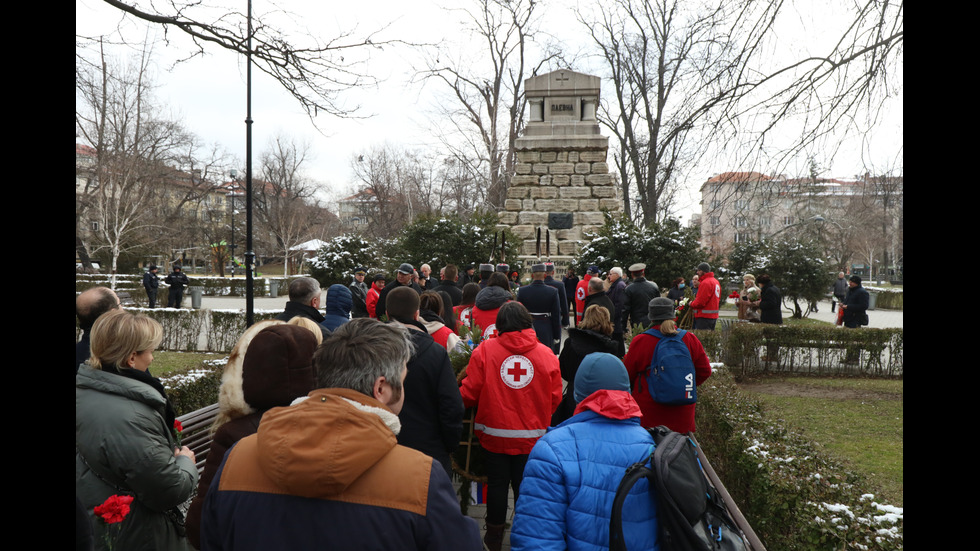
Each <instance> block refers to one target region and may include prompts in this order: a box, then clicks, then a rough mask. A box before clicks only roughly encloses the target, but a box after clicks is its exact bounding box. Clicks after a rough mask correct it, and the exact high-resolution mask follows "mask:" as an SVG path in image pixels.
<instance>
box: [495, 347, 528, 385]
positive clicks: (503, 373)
mask: <svg viewBox="0 0 980 551" xmlns="http://www.w3.org/2000/svg"><path fill="white" fill-rule="evenodd" d="M500 378H501V380H503V381H504V384H505V385H507V386H509V387H510V388H524V387H526V386H527V385H529V384H530V383H531V379H533V378H534V364H532V363H531V360H529V359H527V357H525V356H521V355H520V354H516V355H514V356H510V357H508V358H507V359H506V360H504V362H503V363H502V364H500Z"/></svg>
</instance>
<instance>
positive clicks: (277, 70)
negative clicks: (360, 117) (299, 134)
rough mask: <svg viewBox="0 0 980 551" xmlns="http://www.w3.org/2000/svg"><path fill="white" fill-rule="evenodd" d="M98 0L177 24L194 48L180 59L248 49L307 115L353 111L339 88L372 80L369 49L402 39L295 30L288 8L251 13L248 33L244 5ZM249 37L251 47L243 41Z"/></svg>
mask: <svg viewBox="0 0 980 551" xmlns="http://www.w3.org/2000/svg"><path fill="white" fill-rule="evenodd" d="M103 1H104V2H105V3H106V4H108V5H110V6H112V7H114V8H117V9H118V10H120V11H121V12H122V13H124V14H126V15H127V16H130V17H133V18H136V19H138V20H141V21H144V22H147V23H150V24H153V25H161V26H162V27H163V28H164V30H165V31H168V32H169V30H170V29H176V30H178V31H179V32H180V33H182V34H183V35H185V36H187V37H189V38H190V39H191V41H192V42H193V49H192V50H191V51H189V52H188V54H187V57H186V58H185V59H190V58H193V57H197V56H202V55H205V54H206V53H207V49H208V48H210V47H217V48H222V49H225V50H229V51H232V52H235V53H238V54H241V55H247V54H249V53H251V60H252V63H253V64H254V65H255V66H256V67H257V68H258V69H259V70H260V71H262V72H264V73H266V74H268V75H269V76H271V77H272V78H273V79H275V80H276V81H277V82H278V83H279V84H280V85H282V87H283V88H285V89H286V90H287V91H288V92H289V93H290V95H292V96H293V98H295V99H296V101H297V102H299V104H300V105H301V106H302V107H303V109H304V110H305V111H306V113H307V114H308V115H309V116H310V117H311V119H312V118H313V117H315V116H316V115H318V114H319V113H320V112H324V113H327V114H330V115H333V116H337V117H349V116H353V115H354V114H355V113H356V112H357V110H358V106H356V105H348V104H347V103H346V101H345V99H346V98H344V97H343V92H345V91H347V90H350V89H352V88H359V87H365V86H373V85H374V84H376V79H375V78H374V77H373V76H371V75H370V73H369V72H368V70H367V66H366V61H367V57H368V54H369V53H370V52H371V51H380V50H381V49H383V48H384V47H385V46H387V45H394V44H402V43H403V42H401V41H399V40H394V39H386V38H381V37H380V35H381V34H382V33H383V32H384V30H385V29H383V28H382V29H379V30H377V31H373V32H368V33H366V34H359V31H357V30H356V28H355V29H352V30H347V31H342V32H339V33H338V34H337V35H336V36H330V35H329V34H330V33H323V32H322V29H321V30H318V31H316V32H314V31H306V32H304V33H303V34H301V35H300V36H294V35H292V34H290V33H288V32H287V31H286V30H285V29H287V28H297V27H301V28H302V27H305V25H304V24H303V23H302V21H297V19H298V18H296V17H295V16H294V15H293V14H291V13H289V12H285V11H283V10H280V9H278V8H277V9H274V10H272V11H270V12H267V13H262V14H252V16H251V36H250V35H249V30H250V29H249V22H248V19H249V14H248V13H247V12H244V11H238V10H233V9H229V8H227V7H214V6H213V5H207V4H206V3H202V2H194V1H192V0H187V1H180V0H164V1H163V2H152V1H142V0H103ZM249 6H251V4H249ZM325 34H326V35H327V36H324V35H325ZM250 38H251V43H252V47H251V52H249V47H248V44H249V39H250ZM77 39H82V40H92V39H93V38H91V37H77Z"/></svg>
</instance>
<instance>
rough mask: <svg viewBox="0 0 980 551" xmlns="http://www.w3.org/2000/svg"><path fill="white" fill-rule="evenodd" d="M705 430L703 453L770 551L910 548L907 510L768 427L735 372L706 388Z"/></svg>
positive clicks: (802, 442) (701, 399)
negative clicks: (741, 389) (887, 502)
mask: <svg viewBox="0 0 980 551" xmlns="http://www.w3.org/2000/svg"><path fill="white" fill-rule="evenodd" d="M697 424H698V430H697V438H698V441H699V443H700V444H701V447H702V448H704V450H705V453H706V454H707V456H708V458H709V459H710V461H711V463H712V466H713V467H714V468H715V470H716V471H717V472H718V476H719V477H720V478H721V480H722V481H723V482H724V484H725V488H726V489H727V490H728V491H729V493H730V494H731V495H732V498H733V499H734V500H735V502H736V503H737V504H738V506H739V509H740V510H741V511H742V513H743V514H744V515H745V517H746V519H747V520H748V522H749V524H750V525H751V526H752V529H753V530H754V531H755V532H756V534H757V535H758V536H759V538H760V539H761V540H762V542H763V543H764V544H765V546H766V547H767V548H768V549H780V550H787V551H792V550H807V551H810V550H827V551H831V550H840V549H865V550H894V549H902V548H903V540H904V512H903V509H902V508H899V507H894V506H890V505H885V504H881V503H878V502H877V501H875V498H874V495H872V494H870V493H867V490H868V488H869V483H868V482H867V480H866V479H864V478H863V477H861V476H860V475H857V474H855V473H853V472H851V471H849V470H848V469H846V468H845V467H843V466H842V465H840V464H838V463H836V462H834V461H831V460H829V459H827V458H825V457H823V456H822V455H821V453H820V452H818V451H816V449H815V447H814V445H813V444H812V443H811V442H810V441H809V440H807V439H806V438H804V437H803V436H802V435H800V434H798V433H794V432H791V431H789V430H788V429H787V428H786V427H784V426H782V425H781V424H780V423H779V422H777V421H774V420H771V419H767V418H766V416H765V414H764V411H763V408H762V406H761V403H760V402H758V401H756V400H752V399H750V398H749V397H747V396H746V395H744V394H742V393H741V392H739V391H738V389H737V388H736V386H735V383H734V378H733V376H732V373H730V372H729V371H728V370H727V369H725V368H721V369H718V370H716V371H715V373H713V374H712V376H711V378H709V379H708V380H707V381H706V382H705V383H704V384H703V385H702V386H701V387H699V388H698V422H697Z"/></svg>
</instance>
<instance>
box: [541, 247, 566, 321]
mask: <svg viewBox="0 0 980 551" xmlns="http://www.w3.org/2000/svg"><path fill="white" fill-rule="evenodd" d="M544 283H545V285H550V286H551V287H554V288H555V289H556V290H558V300H560V301H561V304H562V309H561V326H562V327H568V295H567V294H565V284H563V283H562V282H560V281H558V280H556V279H555V263H554V262H545V263H544Z"/></svg>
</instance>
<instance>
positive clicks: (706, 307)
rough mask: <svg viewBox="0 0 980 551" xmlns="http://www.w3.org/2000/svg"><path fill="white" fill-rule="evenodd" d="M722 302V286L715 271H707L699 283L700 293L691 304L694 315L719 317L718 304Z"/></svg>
mask: <svg viewBox="0 0 980 551" xmlns="http://www.w3.org/2000/svg"><path fill="white" fill-rule="evenodd" d="M720 303H721V286H720V285H719V284H718V280H717V279H715V274H714V272H706V273H705V274H704V276H702V277H701V280H700V284H699V285H698V295H697V296H696V297H694V300H692V301H691V303H690V304H689V306H690V308H692V309H693V310H694V317H696V318H709V319H718V306H719V304H720Z"/></svg>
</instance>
